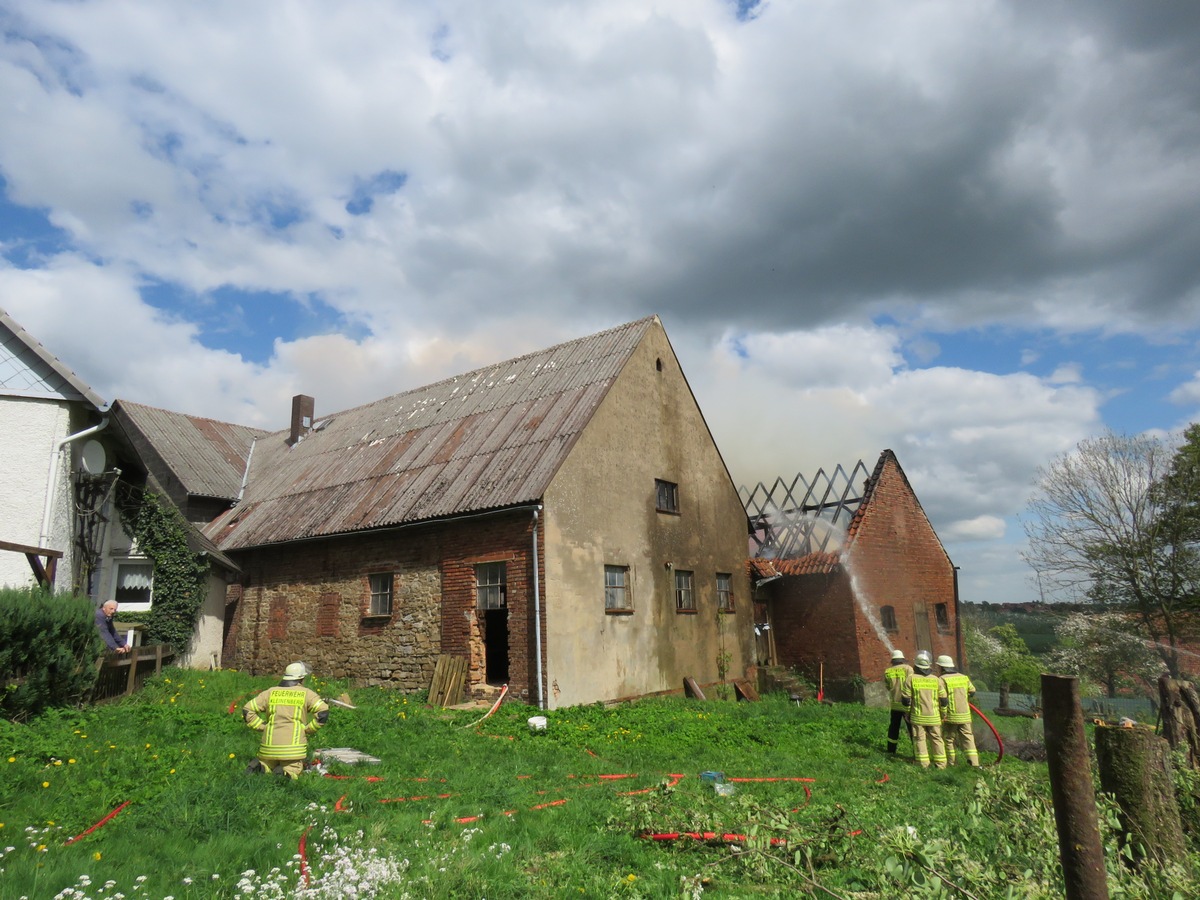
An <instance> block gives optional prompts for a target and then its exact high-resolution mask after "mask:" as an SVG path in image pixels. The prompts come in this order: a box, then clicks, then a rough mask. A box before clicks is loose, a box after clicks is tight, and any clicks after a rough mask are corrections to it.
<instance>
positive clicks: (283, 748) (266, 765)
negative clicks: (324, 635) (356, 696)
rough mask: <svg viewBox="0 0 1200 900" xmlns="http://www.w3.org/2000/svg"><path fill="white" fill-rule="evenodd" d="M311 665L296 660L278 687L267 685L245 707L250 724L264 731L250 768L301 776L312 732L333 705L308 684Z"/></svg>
mask: <svg viewBox="0 0 1200 900" xmlns="http://www.w3.org/2000/svg"><path fill="white" fill-rule="evenodd" d="M307 676H308V666H306V665H305V664H304V663H301V662H296V663H292V664H291V665H289V666H288V667H287V668H286V669H284V672H283V679H282V680H281V681H280V682H279V684H278V685H277V686H276V687H273V688H267V690H265V691H263V692H262V693H261V694H259V695H258V696H257V697H255V698H254V699H253V700H251V701H249V702H248V703H247V704H246V705H245V706H243V707H242V716H243V718H244V719H245V720H246V724H247V725H248V726H249V727H251V728H253V729H254V730H255V731H259V732H262V741H261V743H260V744H259V746H258V758H257V759H255V760H254V762H252V763H251V764H250V765H249V767H247V769H246V771H247V772H271V773H272V774H274V775H286V776H287V777H288V778H292V779H295V778H298V777H299V776H300V773H301V772H303V771H304V760H305V758H306V757H307V756H308V736H309V735H310V734H312V733H313V732H314V731H316V730H317V729H318V728H320V727H321V726H322V725H324V724H325V722H326V720H327V719H328V718H329V705H328V704H327V703H326V702H325V701H324V700H322V699H321V698H320V697H319V696H318V695H317V693H316V692H315V691H312V690H310V689H308V688H306V687H305V686H304V683H303V682H304V679H305V678H306V677H307Z"/></svg>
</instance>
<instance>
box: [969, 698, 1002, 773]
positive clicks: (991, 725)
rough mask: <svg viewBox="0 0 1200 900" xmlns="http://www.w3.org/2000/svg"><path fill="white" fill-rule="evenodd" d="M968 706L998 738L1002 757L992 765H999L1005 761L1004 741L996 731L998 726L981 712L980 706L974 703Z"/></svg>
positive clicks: (998, 757)
mask: <svg viewBox="0 0 1200 900" xmlns="http://www.w3.org/2000/svg"><path fill="white" fill-rule="evenodd" d="M967 705H968V706H969V707H971V709H972V711H973V712H974V713H975V715H977V716H979V718H981V719H983V721H984V724H986V725H987V727H988V728H990V729H991V730H992V735H993V736H994V737H995V738H996V746H997V747H999V748H1000V755H999V756H997V757H996V761H995V762H994V763H992V765H993V766H995V765H999V764H1000V760H1002V759H1004V741H1002V740H1001V739H1000V732H998V731H997V730H996V726H995V725H993V724H992V721H991V719H989V718H988V717H987V716H985V715H984V714H983V713H982V712H980V710H979V707H978V706H976V705H975V704H974V703H968V704H967Z"/></svg>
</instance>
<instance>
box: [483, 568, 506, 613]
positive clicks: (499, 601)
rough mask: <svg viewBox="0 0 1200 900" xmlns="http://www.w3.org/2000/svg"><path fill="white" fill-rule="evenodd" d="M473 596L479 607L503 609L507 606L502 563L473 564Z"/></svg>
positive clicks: (504, 574)
mask: <svg viewBox="0 0 1200 900" xmlns="http://www.w3.org/2000/svg"><path fill="white" fill-rule="evenodd" d="M475 598H476V606H477V607H478V608H479V609H504V608H505V607H506V606H508V583H507V576H506V569H505V565H504V563H502V562H497V563H479V564H478V565H477V566H475Z"/></svg>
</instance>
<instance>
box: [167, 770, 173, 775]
mask: <svg viewBox="0 0 1200 900" xmlns="http://www.w3.org/2000/svg"><path fill="white" fill-rule="evenodd" d="M167 774H168V775H174V774H175V770H174V769H172V770H171V771H170V772H168V773H167Z"/></svg>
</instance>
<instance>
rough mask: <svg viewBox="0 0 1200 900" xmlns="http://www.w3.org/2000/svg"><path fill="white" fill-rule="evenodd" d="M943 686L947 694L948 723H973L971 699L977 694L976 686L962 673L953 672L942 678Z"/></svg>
mask: <svg viewBox="0 0 1200 900" xmlns="http://www.w3.org/2000/svg"><path fill="white" fill-rule="evenodd" d="M942 684H943V685H945V692H946V700H947V703H946V719H945V720H946V721H947V722H954V723H961V722H970V721H971V697H972V696H973V695H974V694H975V685H973V684H971V679H970V678H968V677H967V676H966V675H964V674H963V673H962V672H953V673H951V674H950V675H943V676H942Z"/></svg>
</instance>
